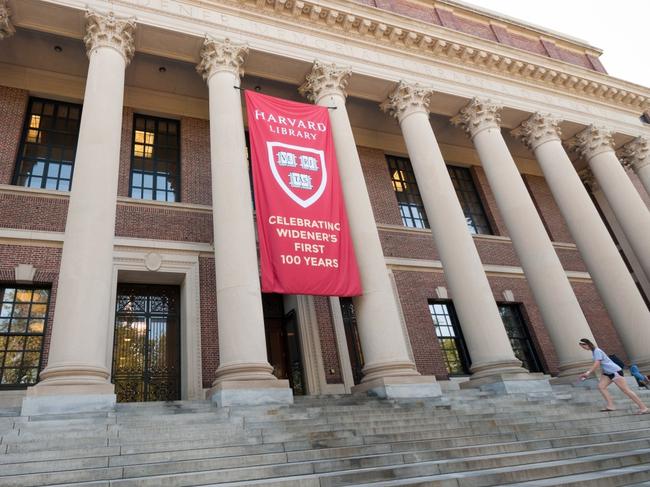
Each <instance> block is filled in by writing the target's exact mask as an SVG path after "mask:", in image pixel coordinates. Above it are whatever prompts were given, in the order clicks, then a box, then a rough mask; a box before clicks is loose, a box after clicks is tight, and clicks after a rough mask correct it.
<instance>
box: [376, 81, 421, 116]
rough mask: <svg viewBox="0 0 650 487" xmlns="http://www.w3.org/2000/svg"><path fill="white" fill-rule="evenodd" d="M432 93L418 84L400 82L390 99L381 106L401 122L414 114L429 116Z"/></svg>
mask: <svg viewBox="0 0 650 487" xmlns="http://www.w3.org/2000/svg"><path fill="white" fill-rule="evenodd" d="M431 94H432V91H431V89H430V88H426V87H424V86H422V85H420V84H418V83H407V82H405V81H400V82H399V83H398V85H397V88H395V89H394V90H393V91H392V93H391V94H390V95H388V98H386V100H384V102H383V103H382V104H381V105H379V108H381V110H382V111H384V112H386V113H388V114H390V115H392V116H393V117H395V118H397V120H398V121H399V122H401V121H402V120H404V119H405V118H406V117H408V116H409V115H411V114H413V113H418V112H419V113H426V114H427V115H428V114H429V103H430V102H431Z"/></svg>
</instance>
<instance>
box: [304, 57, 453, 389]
mask: <svg viewBox="0 0 650 487" xmlns="http://www.w3.org/2000/svg"><path fill="white" fill-rule="evenodd" d="M350 75H351V72H350V70H349V69H347V68H340V67H337V66H335V65H333V64H321V63H319V62H318V61H317V62H315V63H314V66H313V68H312V71H311V73H310V74H309V75H308V76H307V80H306V81H305V83H304V84H303V85H302V86H301V87H300V92H301V93H302V94H303V95H305V96H307V97H308V98H309V99H310V100H312V101H314V102H315V103H316V104H318V105H322V106H328V107H332V109H331V110H330V111H329V113H330V120H331V122H332V132H333V136H334V145H335V148H336V156H337V159H338V162H339V171H340V175H341V186H342V188H343V195H344V199H345V207H346V210H347V214H348V219H349V222H350V231H351V233H352V240H353V242H354V248H355V253H356V256H357V262H358V265H359V271H360V274H361V282H362V285H363V295H362V296H359V297H356V298H354V300H353V301H354V306H355V310H356V313H357V324H358V327H359V335H360V338H361V346H362V348H363V354H364V357H365V361H366V365H365V367H364V370H363V373H364V378H363V381H362V384H361V385H359V386H357V387H356V388H354V389H353V391H354V392H366V391H368V392H370V393H373V394H377V395H380V396H384V397H385V396H389V397H407V396H409V397H418V396H433V395H439V394H440V388H439V386H438V385H437V384H436V383H435V378H434V377H422V376H420V375H419V373H418V372H417V371H416V370H415V364H414V363H413V362H412V361H411V359H410V357H409V354H408V350H407V346H406V341H405V337H404V333H403V331H402V327H401V323H400V315H399V310H398V304H397V302H396V299H395V295H394V293H393V290H392V287H391V282H390V278H389V275H388V270H387V269H386V262H385V260H384V254H383V251H382V248H381V243H380V241H379V235H378V233H377V227H376V224H375V217H374V215H373V213H372V207H371V205H370V198H369V196H368V192H367V189H366V183H365V180H364V177H363V171H362V170H361V162H360V160H359V154H358V153H357V148H356V144H355V141H354V136H353V134H352V127H351V126H350V120H349V119H348V113H347V110H346V108H345V98H346V93H345V88H346V86H347V83H348V79H349V77H350Z"/></svg>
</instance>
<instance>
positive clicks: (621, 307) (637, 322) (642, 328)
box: [513, 113, 650, 370]
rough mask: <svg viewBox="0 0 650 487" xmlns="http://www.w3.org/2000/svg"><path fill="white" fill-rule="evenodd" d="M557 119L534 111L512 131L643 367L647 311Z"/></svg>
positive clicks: (648, 341) (648, 356)
mask: <svg viewBox="0 0 650 487" xmlns="http://www.w3.org/2000/svg"><path fill="white" fill-rule="evenodd" d="M559 122H560V121H559V120H557V119H555V118H553V117H551V116H550V115H542V114H539V113H536V114H534V115H532V116H531V117H530V118H529V119H528V120H526V121H525V122H524V123H522V124H521V126H520V127H518V128H517V129H515V130H514V131H513V135H515V136H517V137H520V138H521V139H522V140H523V142H524V143H525V144H526V146H528V147H529V148H530V149H531V150H532V151H533V152H534V153H535V157H536V158H537V162H538V163H539V166H540V167H541V169H542V172H543V173H544V177H545V179H546V182H547V183H548V185H549V188H550V189H551V193H553V197H554V198H555V201H556V202H557V205H558V207H559V208H560V212H561V213H562V216H563V217H564V219H565V221H566V222H567V225H568V227H569V231H570V232H571V236H572V237H573V239H574V240H575V242H576V245H577V247H578V250H579V251H580V255H581V256H582V259H583V260H584V262H585V265H586V266H587V270H588V271H589V274H591V277H592V279H593V281H594V284H595V286H596V289H597V290H598V293H599V294H600V297H601V299H602V300H603V303H604V304H605V307H606V308H607V311H608V313H609V315H610V317H611V318H612V321H613V322H614V327H615V328H616V330H617V332H618V334H619V336H620V337H621V340H622V341H623V345H624V347H625V350H626V352H627V354H628V356H629V357H630V360H632V361H633V362H636V363H637V364H638V365H639V367H641V369H642V370H647V369H650V311H648V308H647V307H646V305H645V303H644V302H643V298H642V297H641V294H640V293H639V290H638V289H637V287H636V285H635V283H634V281H633V280H632V276H631V275H630V273H629V272H628V270H627V267H626V266H625V263H624V262H623V259H622V257H621V255H620V253H619V252H618V249H617V248H616V245H615V244H614V241H613V240H612V238H611V237H610V235H609V232H608V231H607V228H606V227H605V224H604V223H603V221H602V219H601V218H600V215H599V214H598V212H597V211H596V208H595V206H594V204H593V202H592V201H591V198H590V197H589V194H588V193H587V190H586V189H585V187H584V185H583V184H582V181H581V180H580V177H579V176H578V174H577V173H576V171H575V169H574V168H573V164H572V163H571V160H570V159H569V156H568V155H567V153H566V152H565V150H564V148H563V147H562V141H561V139H560V136H561V132H560V127H559ZM567 340H568V338H567ZM569 345H575V341H574V342H573V343H569Z"/></svg>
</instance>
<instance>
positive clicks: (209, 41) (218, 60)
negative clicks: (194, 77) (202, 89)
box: [196, 36, 248, 81]
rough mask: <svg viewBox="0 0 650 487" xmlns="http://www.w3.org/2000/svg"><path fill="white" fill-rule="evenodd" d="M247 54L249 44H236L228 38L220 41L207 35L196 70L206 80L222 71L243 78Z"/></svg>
mask: <svg viewBox="0 0 650 487" xmlns="http://www.w3.org/2000/svg"><path fill="white" fill-rule="evenodd" d="M247 55H248V45H245V44H234V43H232V42H231V41H230V39H228V38H226V39H224V40H223V41H219V40H217V39H213V38H211V37H208V36H206V38H205V40H204V41H203V46H202V47H201V54H200V56H201V62H200V63H199V64H198V65H197V66H196V71H197V72H198V73H199V74H200V75H201V76H203V79H204V80H205V81H208V79H210V77H211V76H213V75H214V74H216V73H219V72H222V71H227V72H229V73H232V74H234V75H235V76H236V77H237V78H241V77H242V76H244V62H245V61H246V56H247Z"/></svg>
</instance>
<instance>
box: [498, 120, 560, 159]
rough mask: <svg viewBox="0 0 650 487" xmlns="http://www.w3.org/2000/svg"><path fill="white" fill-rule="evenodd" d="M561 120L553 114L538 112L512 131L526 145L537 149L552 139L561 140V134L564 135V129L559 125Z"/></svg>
mask: <svg viewBox="0 0 650 487" xmlns="http://www.w3.org/2000/svg"><path fill="white" fill-rule="evenodd" d="M560 122H561V120H560V119H557V118H554V117H553V116H551V115H544V114H541V113H539V112H537V113H534V114H533V115H531V117H530V118H529V119H528V120H525V121H524V122H522V123H521V125H520V126H519V127H517V128H516V129H514V130H512V131H511V132H510V133H511V134H512V135H513V137H517V138H519V139H521V141H522V142H523V143H524V144H525V145H526V147H528V148H529V149H531V150H535V149H536V148H537V147H539V146H540V145H542V144H543V143H545V142H548V141H550V140H558V141H559V140H561V139H560V136H561V135H562V131H561V130H560V126H559V124H560Z"/></svg>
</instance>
